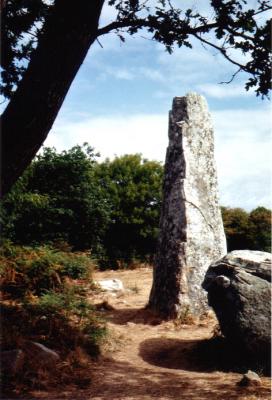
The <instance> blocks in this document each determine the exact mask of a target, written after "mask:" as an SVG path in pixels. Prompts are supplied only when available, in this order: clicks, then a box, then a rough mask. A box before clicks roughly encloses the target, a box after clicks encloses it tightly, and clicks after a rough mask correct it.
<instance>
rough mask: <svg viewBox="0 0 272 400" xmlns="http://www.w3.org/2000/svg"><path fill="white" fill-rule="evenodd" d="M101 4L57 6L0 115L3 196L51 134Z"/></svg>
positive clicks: (60, 0) (63, 2) (64, 1)
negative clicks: (49, 133) (22, 75)
mask: <svg viewBox="0 0 272 400" xmlns="http://www.w3.org/2000/svg"><path fill="white" fill-rule="evenodd" d="M103 3H104V0H91V1H89V0H87V1H86V0H77V1H76V2H75V1H74V0H56V2H55V5H54V6H53V8H52V11H51V14H50V15H49V16H48V17H47V18H46V21H45V24H44V28H43V33H42V35H41V37H40V40H39V44H38V47H37V49H36V50H35V51H34V53H33V56H32V58H31V60H30V63H29V66H28V69H27V71H26V72H25V75H24V77H23V79H22V81H21V82H20V84H19V86H18V89H17V91H16V92H15V94H14V95H13V97H12V99H11V101H10V103H9V105H8V106H7V108H6V110H5V111H4V113H3V115H2V149H1V151H2V160H1V164H2V170H1V183H2V193H1V194H2V196H3V195H4V194H5V193H7V192H8V191H9V190H10V188H11V186H12V185H13V184H14V182H15V181H16V180H17V179H18V178H19V176H20V175H21V174H22V173H23V171H24V170H25V168H26V167H27V166H28V165H29V164H30V163H31V161H32V159H33V158H34V157H35V155H36V153H37V151H38V150H39V149H40V147H41V145H42V144H43V142H44V140H45V139H46V137H47V134H48V132H49V131H50V129H51V127H52V125H53V123H54V121H55V118H56V116H57V114H58V112H59V110H60V107H61V105H62V103H63V101H64V99H65V96H66V94H67V92H68V90H69V88H70V85H71V83H72V82H73V79H74V78H75V76H76V73H77V71H78V70H79V68H80V66H81V64H82V62H83V60H84V58H85V56H86V54H87V52H88V49H89V47H90V46H91V44H92V43H93V42H94V40H95V39H96V37H97V29H98V23H99V17H100V14H101V10H102V6H103Z"/></svg>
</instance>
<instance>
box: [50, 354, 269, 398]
mask: <svg viewBox="0 0 272 400" xmlns="http://www.w3.org/2000/svg"><path fill="white" fill-rule="evenodd" d="M239 379H240V377H239V376H236V377H226V378H225V377H222V376H218V375H216V374H215V375H213V376H211V374H208V373H207V374H204V373H203V374H199V373H198V374H197V373H191V374H190V375H189V374H188V373H187V372H184V373H182V372H180V371H179V372H175V371H173V370H172V371H167V370H165V369H162V370H161V369H158V370H154V369H151V368H150V367H143V366H141V367H137V366H135V365H134V364H133V363H129V362H126V361H116V360H113V359H105V360H104V361H103V362H102V363H100V365H99V367H97V368H96V367H95V366H94V370H93V380H92V385H91V386H90V388H89V390H88V391H86V390H81V388H80V387H78V388H77V389H75V390H74V391H73V393H70V397H69V399H73V400H83V399H84V400H90V399H94V400H96V399H99V400H108V399H111V400H120V399H131V400H139V399H148V400H152V399H154V400H155V399H159V400H162V399H163V400H177V399H179V400H189V399H190V400H200V399H201V400H219V399H228V400H241V399H244V396H246V395H257V398H261V399H270V390H269V387H268V385H267V387H266V386H265V387H258V388H252V389H245V388H240V387H238V386H236V383H237V381H238V380H239ZM60 398H61V397H57V396H56V397H54V396H52V397H50V399H52V400H54V399H58V400H60ZM64 398H65V397H63V399H64ZM245 398H247V397H245Z"/></svg>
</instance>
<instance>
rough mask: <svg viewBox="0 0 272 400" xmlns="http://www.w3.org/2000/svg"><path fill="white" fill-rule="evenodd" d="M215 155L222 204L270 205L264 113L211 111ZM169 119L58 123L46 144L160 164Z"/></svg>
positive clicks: (145, 117)
mask: <svg viewBox="0 0 272 400" xmlns="http://www.w3.org/2000/svg"><path fill="white" fill-rule="evenodd" d="M212 117H213V120H214V125H215V156H216V162H217V168H218V178H219V188H220V198H221V204H223V205H226V206H232V207H242V208H245V209H248V210H250V209H252V208H254V207H256V206H257V205H264V206H266V207H270V206H271V186H270V183H269V181H270V177H271V170H270V153H271V146H270V118H269V109H268V107H267V106H264V107H263V109H248V110H244V109H236V110H235V109H229V110H225V111H214V112H212ZM83 118H84V116H83ZM167 119H168V116H167V115H161V114H154V115H148V114H137V115H131V116H128V115H119V116H115V115H112V116H107V117H104V118H102V117H99V118H86V117H85V118H84V119H81V121H80V122H73V121H67V120H64V119H62V120H59V121H58V122H57V123H56V124H55V125H54V127H53V129H52V132H51V133H50V134H49V137H48V139H47V141H46V142H45V145H47V146H55V147H56V148H57V149H58V150H63V149H69V148H71V147H72V146H73V145H75V144H82V143H83V142H88V143H89V144H90V145H91V146H93V147H95V149H96V151H99V152H100V153H101V159H104V158H106V157H109V158H113V157H114V156H115V155H117V156H120V155H123V154H131V153H142V154H143V156H144V157H146V158H148V159H155V160H159V161H164V160H165V153H166V147H167V144H168V137H167V129H168V127H167V126H168V121H167Z"/></svg>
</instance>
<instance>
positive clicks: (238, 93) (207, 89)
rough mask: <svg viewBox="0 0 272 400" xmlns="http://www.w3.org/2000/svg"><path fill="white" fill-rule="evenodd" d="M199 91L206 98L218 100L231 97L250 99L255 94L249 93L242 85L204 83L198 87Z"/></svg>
mask: <svg viewBox="0 0 272 400" xmlns="http://www.w3.org/2000/svg"><path fill="white" fill-rule="evenodd" d="M197 90H198V91H199V92H200V93H203V94H204V95H206V96H209V97H213V98H216V99H224V98H231V97H248V96H249V95H252V94H253V92H252V91H251V92H247V91H246V90H245V88H244V86H242V85H235V84H221V85H220V84H213V83H203V84H200V85H197Z"/></svg>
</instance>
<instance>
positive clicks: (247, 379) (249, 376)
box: [238, 370, 262, 387]
mask: <svg viewBox="0 0 272 400" xmlns="http://www.w3.org/2000/svg"><path fill="white" fill-rule="evenodd" d="M261 384H262V382H261V378H260V377H259V375H258V374H256V372H253V371H251V370H248V371H247V373H246V374H244V375H243V378H242V379H241V380H240V381H239V382H238V386H244V387H252V386H260V385H261Z"/></svg>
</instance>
